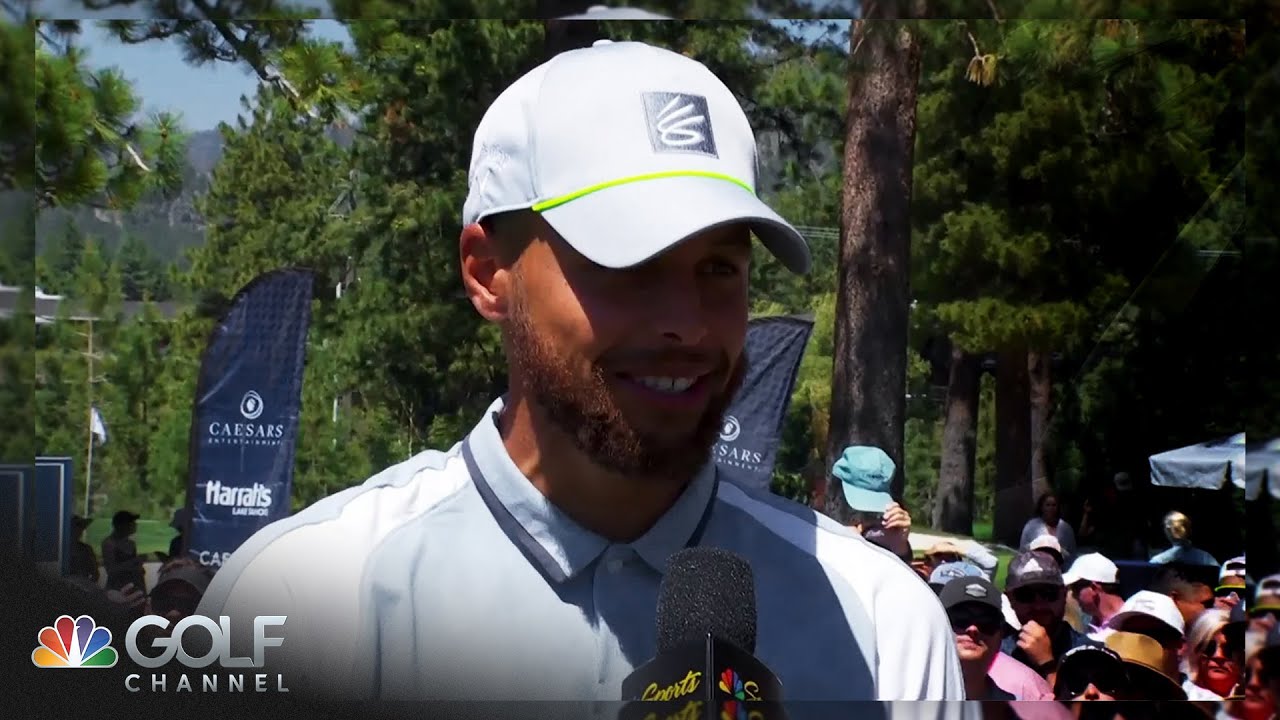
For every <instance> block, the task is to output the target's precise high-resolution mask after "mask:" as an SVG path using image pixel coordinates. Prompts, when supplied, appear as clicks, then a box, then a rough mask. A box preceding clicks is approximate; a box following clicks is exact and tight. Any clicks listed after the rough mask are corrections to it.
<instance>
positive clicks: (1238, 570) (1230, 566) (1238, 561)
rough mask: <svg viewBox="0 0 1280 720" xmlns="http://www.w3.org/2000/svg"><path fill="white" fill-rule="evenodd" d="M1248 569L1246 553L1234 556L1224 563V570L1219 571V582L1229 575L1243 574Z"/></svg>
mask: <svg viewBox="0 0 1280 720" xmlns="http://www.w3.org/2000/svg"><path fill="white" fill-rule="evenodd" d="M1246 570H1247V566H1246V564H1245V558H1244V555H1240V556H1239V557H1233V558H1231V559H1230V560H1228V561H1226V562H1224V563H1222V570H1221V571H1220V572H1219V573H1218V582H1222V581H1223V580H1225V579H1226V578H1227V576H1229V575H1240V576H1243V575H1244V574H1245V571H1246Z"/></svg>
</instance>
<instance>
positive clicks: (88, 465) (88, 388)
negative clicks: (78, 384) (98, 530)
mask: <svg viewBox="0 0 1280 720" xmlns="http://www.w3.org/2000/svg"><path fill="white" fill-rule="evenodd" d="M85 320H86V326H87V327H88V332H80V331H76V334H77V335H79V336H81V337H84V338H87V340H88V351H87V352H86V351H82V352H81V353H80V354H81V355H84V356H85V361H86V363H87V366H88V372H86V373H85V399H86V402H85V405H86V406H87V407H86V410H85V412H86V417H85V419H86V420H87V422H86V423H85V430H86V434H87V435H88V437H87V438H86V439H87V443H86V446H85V464H84V516H85V517H89V512H90V509H91V508H90V498H91V497H92V491H93V385H94V383H100V382H102V381H103V380H104V379H105V378H102V377H95V376H94V374H93V369H94V366H93V361H94V360H100V359H101V355H100V354H99V353H95V352H94V350H93V321H94V318H92V317H88V318H85Z"/></svg>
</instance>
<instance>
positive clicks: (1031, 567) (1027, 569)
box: [1022, 558, 1044, 573]
mask: <svg viewBox="0 0 1280 720" xmlns="http://www.w3.org/2000/svg"><path fill="white" fill-rule="evenodd" d="M1022 572H1023V573H1033V572H1044V568H1043V567H1042V566H1041V565H1040V563H1038V562H1036V559H1035V558H1031V559H1029V560H1027V562H1026V563H1025V564H1024V565H1023V566H1022Z"/></svg>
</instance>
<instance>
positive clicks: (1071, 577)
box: [1062, 553, 1120, 587]
mask: <svg viewBox="0 0 1280 720" xmlns="http://www.w3.org/2000/svg"><path fill="white" fill-rule="evenodd" d="M1119 575H1120V568H1118V567H1116V564H1115V563H1113V562H1111V560H1110V559H1109V558H1107V556H1105V555H1103V554H1102V553H1089V554H1087V555H1081V556H1080V557H1078V558H1076V560H1075V562H1073V563H1071V567H1070V568H1069V569H1068V570H1067V571H1066V572H1064V573H1062V582H1063V583H1065V584H1066V585H1067V587H1070V586H1072V585H1075V584H1076V583H1078V582H1080V581H1081V580H1088V581H1090V582H1096V583H1100V584H1102V585H1115V584H1116V583H1117V582H1119V581H1120V580H1119Z"/></svg>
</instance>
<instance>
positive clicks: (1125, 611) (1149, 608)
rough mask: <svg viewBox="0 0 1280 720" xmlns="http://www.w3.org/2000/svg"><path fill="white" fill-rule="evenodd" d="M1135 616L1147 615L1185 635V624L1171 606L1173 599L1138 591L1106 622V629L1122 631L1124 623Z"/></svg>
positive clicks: (1176, 608) (1180, 615)
mask: <svg viewBox="0 0 1280 720" xmlns="http://www.w3.org/2000/svg"><path fill="white" fill-rule="evenodd" d="M1135 615H1149V616H1151V617H1153V618H1155V619H1157V620H1159V621H1160V622H1162V623H1164V624H1165V625H1168V626H1169V627H1171V628H1173V629H1174V630H1177V631H1178V634H1180V635H1182V636H1184V637H1185V636H1186V634H1187V623H1186V621H1185V620H1183V619H1182V613H1180V612H1178V606H1177V605H1174V604H1173V598H1171V597H1169V596H1168V595H1163V594H1161V593H1158V592H1154V591H1152V590H1139V591H1138V592H1136V593H1134V594H1133V596H1132V597H1130V598H1129V599H1128V600H1125V601H1124V605H1123V606H1121V608H1120V612H1118V613H1116V614H1115V615H1112V616H1111V619H1109V620H1107V627H1109V628H1111V629H1113V630H1123V629H1124V628H1123V624H1124V621H1125V620H1127V619H1129V618H1131V617H1133V616H1135Z"/></svg>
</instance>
